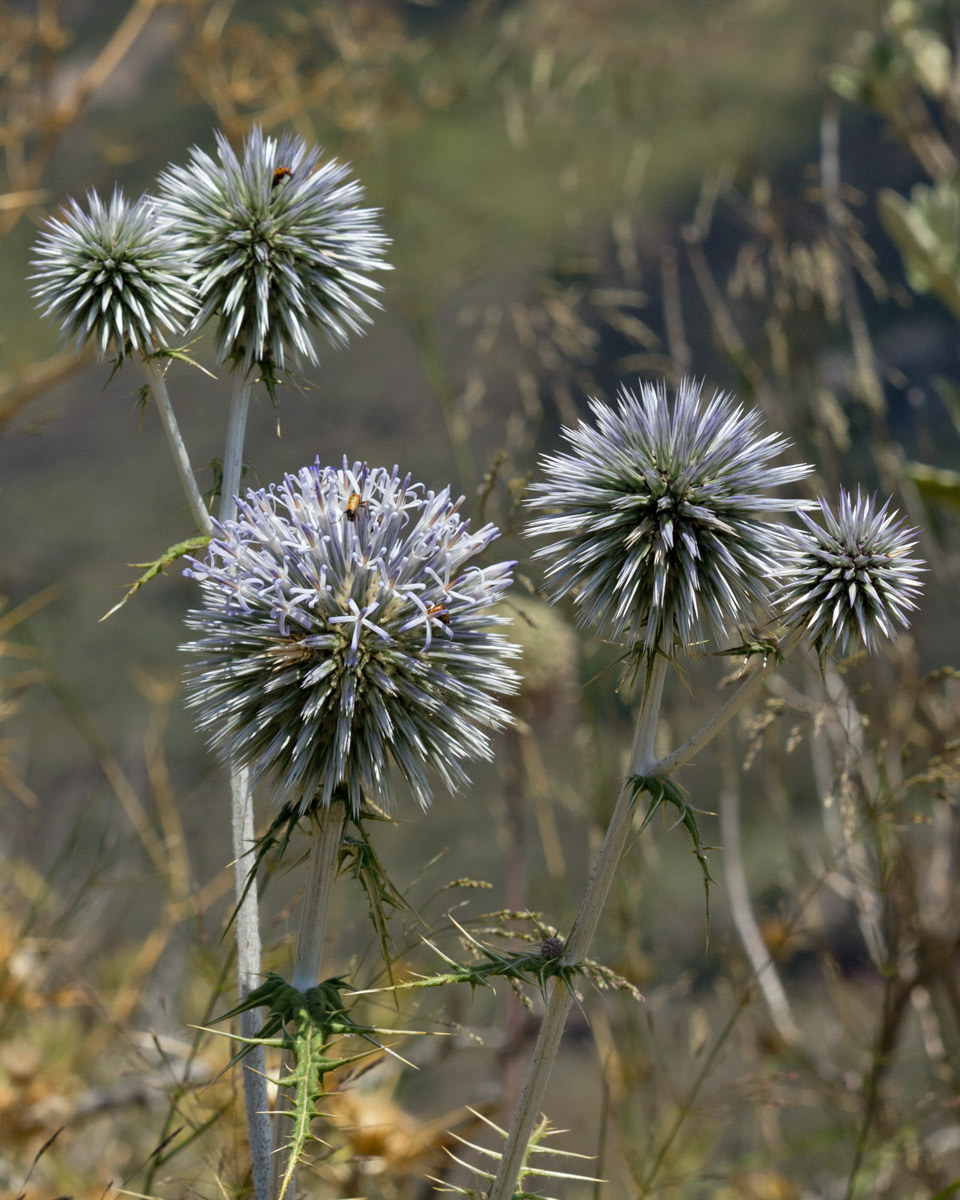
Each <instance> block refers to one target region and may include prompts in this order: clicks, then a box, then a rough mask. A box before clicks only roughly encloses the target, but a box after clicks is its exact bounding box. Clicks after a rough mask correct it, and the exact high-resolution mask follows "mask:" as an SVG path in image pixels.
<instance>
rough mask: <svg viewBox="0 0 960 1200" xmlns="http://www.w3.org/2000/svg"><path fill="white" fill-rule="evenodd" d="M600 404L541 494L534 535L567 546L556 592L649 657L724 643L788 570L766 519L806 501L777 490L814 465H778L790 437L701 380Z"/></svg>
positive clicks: (552, 552) (556, 548) (556, 569)
mask: <svg viewBox="0 0 960 1200" xmlns="http://www.w3.org/2000/svg"><path fill="white" fill-rule="evenodd" d="M590 407H591V409H592V411H593V414H594V416H595V418H596V422H597V423H596V426H595V427H594V426H590V425H587V424H586V423H584V422H581V423H580V425H579V426H578V428H577V429H564V430H563V436H564V437H565V438H566V440H567V441H568V442H569V443H570V444H571V446H572V447H573V449H572V452H570V453H564V454H553V455H549V456H546V457H545V458H544V460H543V466H544V470H545V473H546V479H545V480H544V481H543V482H542V483H537V484H535V485H534V487H533V491H534V493H535V497H534V499H533V500H532V501H531V503H532V504H533V505H535V506H536V507H538V508H541V509H544V510H546V512H547V513H549V514H550V515H547V516H542V517H539V518H538V519H537V520H535V521H534V522H533V523H532V525H531V527H530V532H531V533H533V534H535V535H546V536H550V537H553V538H554V540H553V541H552V542H551V543H550V544H549V545H548V546H545V547H543V548H541V549H540V550H538V551H537V557H541V558H548V559H550V560H551V565H550V566H549V567H548V568H547V580H548V583H549V584H550V586H551V587H552V590H553V593H554V596H555V597H559V596H562V595H564V594H565V593H567V592H573V594H574V598H575V601H576V604H577V607H578V609H579V614H580V619H581V621H582V623H584V624H590V625H594V626H597V627H600V628H601V629H604V630H608V631H609V632H610V634H611V635H612V636H613V637H615V638H620V637H622V636H624V635H626V637H627V640H628V641H629V643H630V644H631V646H642V649H643V652H644V653H650V652H651V651H652V650H653V649H654V648H656V647H657V646H663V645H666V646H667V647H668V648H672V647H673V646H674V645H676V644H680V645H683V646H689V645H690V644H691V643H695V642H699V641H701V640H702V639H703V638H704V636H705V635H707V634H713V635H715V636H722V635H723V633H724V632H725V631H726V630H728V629H729V628H730V627H731V626H732V625H733V624H735V623H736V622H738V621H739V620H740V619H741V618H743V617H744V616H746V615H747V614H748V612H749V610H750V609H751V607H752V606H753V605H754V604H759V603H762V602H763V601H764V600H765V599H766V597H767V594H768V585H769V581H770V578H771V576H772V575H774V574H775V573H776V570H777V557H778V548H779V539H780V537H781V535H780V534H779V533H778V530H777V528H776V527H775V526H773V525H771V524H769V523H767V522H765V521H764V520H763V517H764V516H765V515H766V514H767V513H770V512H774V511H777V510H780V509H785V508H790V509H792V508H795V507H796V506H797V504H798V501H797V500H796V499H795V498H794V499H777V498H775V497H773V496H771V495H770V491H771V489H773V488H776V487H780V486H781V485H783V484H787V483H793V482H795V481H796V480H798V479H801V478H802V477H803V476H804V475H806V474H807V472H808V471H809V470H810V468H809V467H807V466H804V465H799V466H777V467H775V466H768V465H767V463H768V462H769V460H770V459H772V458H774V457H775V456H776V455H778V454H780V453H781V452H782V451H783V450H784V449H785V448H786V447H787V445H788V443H787V442H786V440H785V439H784V438H782V437H778V436H776V435H773V434H768V435H766V436H761V434H760V432H759V427H760V415H759V413H757V412H744V410H743V408H742V407H740V406H738V405H736V404H735V402H734V401H733V400H732V399H731V398H730V397H728V396H726V395H724V394H723V393H721V392H716V393H714V395H713V397H712V398H711V399H710V400H708V401H705V400H704V399H703V398H702V396H701V390H700V386H699V385H698V384H697V383H695V382H694V381H692V380H685V381H683V382H681V384H680V386H679V388H678V389H677V393H676V397H675V398H674V399H673V401H672V402H671V401H670V400H669V399H668V397H667V393H666V390H665V388H664V387H663V386H662V385H660V386H654V385H652V384H648V383H642V384H641V386H640V392H639V395H636V394H634V393H633V392H631V391H629V390H628V389H627V388H625V387H623V388H621V390H620V394H619V397H618V404H617V407H616V408H615V409H614V408H611V407H610V406H608V405H606V404H604V403H603V402H601V401H600V400H592V401H591V402H590ZM799 503H802V502H799Z"/></svg>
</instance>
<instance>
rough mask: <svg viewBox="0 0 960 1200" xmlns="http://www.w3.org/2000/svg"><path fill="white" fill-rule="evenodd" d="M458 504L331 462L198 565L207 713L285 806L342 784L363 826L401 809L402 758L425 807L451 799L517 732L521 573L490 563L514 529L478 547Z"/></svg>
mask: <svg viewBox="0 0 960 1200" xmlns="http://www.w3.org/2000/svg"><path fill="white" fill-rule="evenodd" d="M458 505H459V501H458V502H457V503H454V502H453V501H452V500H451V497H450V492H449V489H445V490H443V491H441V492H436V493H435V492H432V491H424V489H423V487H422V486H421V485H419V484H413V483H411V481H410V477H409V476H406V477H401V476H400V475H399V474H398V472H397V469H396V468H394V469H393V471H387V470H385V469H382V468H369V467H367V466H366V464H361V463H355V464H354V465H353V466H352V467H349V466H348V465H347V463H346V461H344V464H343V467H342V468H341V469H336V468H333V467H321V466H320V465H319V462H318V463H317V464H315V465H314V466H312V467H307V468H304V469H303V470H301V471H300V472H299V473H298V474H296V475H288V476H286V477H285V479H284V480H283V482H282V483H281V484H280V485H279V486H273V487H271V488H269V489H266V490H262V491H251V492H248V493H247V496H246V499H245V500H240V501H238V510H239V511H238V516H237V519H236V520H235V521H227V522H224V523H223V524H222V525H218V526H217V530H218V536H217V537H216V538H215V539H214V540H213V541H212V542H211V543H210V545H209V548H208V552H207V557H206V559H205V560H204V561H203V562H200V561H196V560H192V561H191V566H190V568H189V569H188V570H187V571H186V572H185V574H187V575H190V576H192V577H193V578H194V579H196V580H197V581H198V582H199V584H200V591H201V595H202V598H203V608H202V609H198V610H195V611H191V612H190V613H189V614H188V618H187V624H188V625H189V627H190V628H192V629H195V630H196V631H197V632H198V633H199V635H200V636H199V638H198V639H197V640H196V641H195V642H192V643H191V644H190V645H188V646H187V647H186V649H188V650H191V651H193V652H195V653H197V654H199V655H201V656H202V659H201V661H200V662H199V663H198V665H197V666H195V667H193V668H192V669H191V670H190V671H189V674H188V691H189V693H190V703H191V704H192V705H194V706H195V707H196V708H197V709H198V710H199V720H198V724H199V726H200V728H201V729H204V730H205V731H207V732H208V734H209V735H210V741H211V743H212V744H213V746H214V747H215V748H216V749H217V750H218V751H219V753H220V754H221V755H222V757H223V758H224V760H228V761H231V762H234V761H235V762H239V763H241V764H242V765H245V766H248V767H249V768H250V769H251V770H252V771H253V772H254V774H255V776H256V777H257V778H268V779H269V780H270V784H271V788H272V791H273V793H274V795H275V797H276V798H277V799H278V800H279V801H280V803H281V804H283V806H284V807H285V808H288V807H289V808H292V809H294V810H299V811H300V812H304V811H306V810H307V809H308V808H309V807H310V806H311V805H312V804H314V803H316V802H318V801H319V802H321V803H323V804H329V802H330V799H331V796H332V795H333V793H334V790H335V789H336V788H338V787H344V788H346V791H347V794H348V796H349V801H350V805H351V807H352V809H353V811H354V812H356V811H357V810H358V809H359V807H360V805H361V803H362V801H363V799H364V798H365V797H366V798H367V799H369V800H371V801H373V802H375V803H377V804H380V805H384V806H385V805H387V804H388V803H389V799H390V793H389V787H388V778H387V775H388V767H389V764H390V762H391V761H392V763H393V764H394V765H395V766H396V767H397V768H399V771H400V774H401V775H402V776H403V777H404V778H405V779H406V780H407V782H408V784H409V785H410V787H411V788H412V790H413V792H414V794H415V795H416V796H417V798H418V800H419V801H420V803H421V804H422V805H423V806H426V805H427V804H428V803H429V800H430V793H431V786H430V779H431V775H436V776H439V777H440V779H441V780H442V781H443V783H445V784H446V785H447V786H448V787H449V788H451V789H452V788H455V787H456V786H457V785H459V784H461V783H463V782H465V781H466V778H467V776H466V773H465V771H464V768H463V765H462V763H463V762H464V761H465V760H469V759H473V758H489V757H490V753H491V750H490V737H489V734H490V732H491V731H493V730H495V729H497V728H499V727H500V726H502V725H503V724H505V723H506V722H507V721H508V720H509V717H508V715H507V713H506V712H505V711H504V709H503V708H502V707H501V706H500V704H499V703H498V701H497V696H498V695H500V694H503V693H511V692H515V691H516V689H517V685H518V682H519V681H518V677H517V675H516V673H515V672H514V671H513V670H512V669H511V668H510V666H509V665H508V662H509V659H511V658H512V657H515V656H516V653H517V650H516V647H514V646H512V645H511V644H510V643H509V642H508V641H506V639H505V638H504V637H503V636H502V634H500V633H499V632H498V629H497V627H498V626H501V625H504V624H507V623H508V620H507V618H504V617H503V616H500V615H497V614H496V613H494V612H493V611H492V610H491V609H492V606H493V605H494V604H495V603H496V602H497V601H498V600H499V599H501V597H502V594H503V592H504V590H505V589H506V588H507V587H508V586H509V584H510V582H511V571H512V568H513V566H514V564H513V563H512V562H500V563H496V564H494V565H492V566H478V565H477V564H476V563H475V561H474V560H475V559H476V557H477V556H478V555H479V554H480V553H481V551H483V550H485V549H486V548H487V546H489V544H490V543H491V542H492V541H493V540H494V538H496V537H497V534H498V531H497V529H496V528H495V527H494V526H492V525H486V526H484V527H483V528H482V529H480V530H478V531H477V532H476V533H473V532H471V531H470V528H469V522H467V521H465V520H463V519H462V518H461V517H460V516H459V514H458V512H457V508H458Z"/></svg>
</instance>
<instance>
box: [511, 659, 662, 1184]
mask: <svg viewBox="0 0 960 1200" xmlns="http://www.w3.org/2000/svg"><path fill="white" fill-rule="evenodd" d="M666 672H667V658H666V655H665V654H663V653H657V654H655V655H654V657H653V662H652V664H651V666H650V673H649V675H648V677H647V682H646V686H645V688H644V692H643V700H642V701H641V704H640V713H639V716H638V717H637V727H636V731H635V733H634V737H633V747H632V749H631V751H630V764H629V768H628V770H627V776H628V780H627V781H626V782H625V783H624V785H623V787H622V788H621V789H620V796H619V798H618V799H617V804H616V808H615V809H614V810H613V816H612V817H611V818H610V824H609V826H608V827H607V832H606V834H605V835H604V838H603V844H602V845H601V847H600V853H599V855H598V856H597V861H596V864H595V865H594V868H593V874H592V875H591V876H590V882H589V883H588V884H587V890H586V892H585V893H584V897H583V900H582V901H581V904H580V910H579V912H578V913H577V916H576V919H575V920H574V922H573V928H572V929H571V930H570V936H569V937H568V938H567V941H566V945H565V947H564V955H563V956H564V959H565V960H566V961H567V962H577V961H579V960H581V959H582V958H583V957H585V955H586V954H587V952H588V950H589V949H590V943H591V942H592V941H593V936H594V934H595V933H596V930H597V925H598V924H599V921H600V914H601V912H602V911H603V906H604V903H605V902H606V899H607V896H608V895H609V893H610V888H611V886H612V884H613V878H614V875H615V873H616V869H617V866H618V864H619V862H620V859H621V858H622V857H623V852H624V849H625V848H626V844H627V839H628V837H629V835H630V830H631V828H632V826H633V814H634V810H635V807H636V801H637V795H636V792H635V789H634V787H633V786H632V784H631V783H630V782H629V776H631V775H646V774H647V773H648V771H649V768H650V766H651V765H652V763H653V761H654V760H653V746H654V737H655V735H656V729H657V720H658V717H659V714H660V700H661V697H662V696H663V684H664V680H665V678H666ZM572 1003H573V992H572V990H571V989H570V988H569V987H568V986H567V985H566V984H564V983H563V981H562V980H560V979H557V980H555V981H554V983H553V986H552V990H551V993H550V1001H549V1003H548V1005H547V1011H546V1014H545V1016H544V1018H543V1024H542V1025H541V1027H540V1033H539V1036H538V1037H537V1044H536V1046H535V1047H534V1050H533V1054H532V1055H531V1058H530V1063H529V1065H528V1067H527V1076H526V1079H525V1081H524V1084H523V1090H522V1092H521V1093H520V1099H519V1100H518V1101H517V1108H516V1112H515V1113H514V1117H513V1124H512V1125H511V1127H510V1134H509V1136H508V1138H507V1144H506V1146H505V1147H504V1151H503V1158H502V1159H501V1160H500V1167H499V1169H498V1171H497V1177H496V1179H495V1180H494V1182H493V1187H492V1188H491V1191H490V1200H510V1198H511V1197H512V1196H513V1194H514V1190H515V1188H516V1183H517V1177H518V1175H519V1173H520V1169H521V1167H522V1165H523V1160H524V1156H525V1155H526V1152H527V1145H528V1142H529V1140H530V1135H531V1133H532V1132H533V1127H534V1125H535V1124H536V1123H537V1119H538V1117H539V1115H540V1107H541V1105H542V1103H543V1096H544V1092H545V1091H546V1087H547V1080H548V1079H549V1076H550V1070H551V1067H552V1066H553V1060H554V1059H555V1058H556V1056H557V1051H558V1049H559V1047H560V1039H561V1037H562V1036H563V1030H564V1027H565V1025H566V1022H567V1016H568V1014H569V1012H570V1007H571V1005H572Z"/></svg>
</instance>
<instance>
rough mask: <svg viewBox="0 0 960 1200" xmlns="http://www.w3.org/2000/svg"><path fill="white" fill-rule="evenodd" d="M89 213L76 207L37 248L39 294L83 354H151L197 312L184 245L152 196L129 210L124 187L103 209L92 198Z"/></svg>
mask: <svg viewBox="0 0 960 1200" xmlns="http://www.w3.org/2000/svg"><path fill="white" fill-rule="evenodd" d="M87 206H88V211H86V212H85V211H84V210H83V209H82V208H81V206H80V205H79V204H78V203H77V201H76V200H70V201H69V202H68V204H67V207H66V210H65V212H64V214H63V216H62V217H52V218H51V219H50V220H48V221H47V228H46V231H45V232H44V233H43V234H42V235H41V237H40V239H39V240H38V241H37V243H36V245H35V247H34V253H35V254H36V255H37V257H36V258H35V259H34V260H33V264H32V265H33V266H34V267H36V268H37V270H36V273H35V274H34V275H32V276H31V277H30V278H31V281H32V291H33V295H34V297H35V299H36V301H37V304H38V305H40V306H41V307H42V308H43V315H44V316H45V317H50V316H52V317H55V318H56V319H58V320H59V321H60V322H61V329H62V332H63V334H64V336H65V337H75V338H76V349H77V351H78V352H79V351H80V349H81V347H82V346H83V345H84V344H85V343H86V342H93V343H94V345H95V346H96V348H97V354H98V356H99V357H100V358H105V357H106V356H107V354H108V353H110V352H115V353H116V354H117V355H119V357H120V358H123V357H124V356H125V355H126V354H127V353H128V352H129V350H131V349H133V350H137V351H139V352H140V353H141V354H150V353H151V352H152V351H153V350H154V349H155V348H156V346H157V345H162V344H163V341H164V337H165V335H166V334H168V333H172V332H176V331H178V330H180V329H182V327H183V325H184V324H185V323H187V322H189V320H190V318H191V316H192V315H193V312H194V310H195V304H194V301H193V291H192V289H191V288H190V286H189V283H188V279H187V276H188V274H189V270H188V264H187V261H186V259H185V258H184V253H183V243H182V240H181V238H180V237H179V235H178V234H177V233H176V231H175V230H174V229H172V228H171V227H170V225H169V224H168V223H167V222H166V221H165V220H164V218H163V215H162V213H159V212H158V211H157V205H156V201H155V200H154V199H153V198H152V197H150V196H141V197H140V199H139V200H138V201H137V202H136V203H135V204H131V203H130V202H129V201H128V200H127V199H126V198H125V197H124V195H123V192H121V191H120V190H119V188H118V189H116V190H115V191H114V193H113V196H112V197H111V199H110V203H109V204H105V203H104V202H103V201H102V200H101V199H100V197H99V196H98V195H97V193H96V192H90V193H89V194H88V196H87Z"/></svg>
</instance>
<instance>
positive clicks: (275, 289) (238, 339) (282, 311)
mask: <svg viewBox="0 0 960 1200" xmlns="http://www.w3.org/2000/svg"><path fill="white" fill-rule="evenodd" d="M217 151H218V156H219V160H220V161H219V162H217V161H215V160H214V159H213V158H211V157H210V155H209V154H206V153H205V152H204V151H203V150H200V149H198V148H197V147H194V148H193V149H192V150H191V151H190V162H189V163H188V165H187V166H185V167H180V166H175V167H170V168H169V169H168V170H167V171H166V172H165V173H164V174H163V175H162V176H161V178H160V195H161V199H162V202H163V204H164V206H165V209H166V211H167V213H168V214H169V216H170V217H172V218H173V220H175V221H176V223H177V225H178V228H179V229H180V230H181V231H182V233H183V235H184V237H185V239H186V243H187V247H188V249H189V252H190V257H191V262H192V264H193V268H194V274H193V281H194V284H195V285H196V288H197V291H198V294H199V297H200V310H199V312H198V313H197V316H196V319H195V321H194V327H195V328H199V327H200V326H201V325H203V324H205V322H206V321H207V320H209V319H210V317H212V316H214V315H216V316H217V318H218V328H217V353H218V359H219V361H221V362H224V361H226V360H228V359H229V360H231V361H232V362H233V363H235V364H237V365H242V367H243V369H244V370H245V371H248V370H250V368H251V367H252V366H253V365H254V364H256V365H257V366H259V367H260V368H261V370H263V371H264V374H265V377H266V376H268V375H271V374H272V372H273V371H274V370H278V369H282V368H283V366H284V361H285V358H286V355H287V354H292V356H293V358H294V360H295V361H299V360H301V359H306V360H308V361H309V362H316V361H317V352H316V348H315V346H314V344H313V339H312V337H311V328H312V327H316V328H318V329H319V330H320V331H321V332H322V334H323V335H324V336H325V337H326V338H327V340H328V341H330V342H331V343H333V344H334V345H342V344H344V343H345V342H346V341H347V339H348V337H349V334H350V333H351V332H359V331H360V330H361V329H362V327H363V326H364V325H366V324H368V323H369V322H370V320H371V318H370V315H369V313H368V312H367V307H369V306H373V307H375V308H379V304H378V303H377V301H376V299H375V294H376V293H377V292H378V291H380V290H381V289H380V285H379V284H378V283H376V282H374V281H373V280H372V279H371V278H370V276H369V273H370V272H371V271H376V270H382V269H385V268H386V267H387V264H386V263H384V261H383V252H384V250H385V248H386V246H387V245H388V239H387V238H386V237H384V235H383V233H382V232H381V231H380V229H379V227H378V225H377V223H376V216H377V213H376V210H374V209H370V208H360V207H358V204H359V202H360V201H361V200H362V198H363V189H362V188H361V187H360V185H359V184H358V183H356V182H354V181H352V180H350V179H349V178H348V171H347V168H346V167H344V166H342V165H341V164H340V163H338V162H336V161H334V160H331V161H330V162H326V163H323V164H322V165H321V164H320V163H319V158H320V150H319V149H318V148H317V147H308V145H307V143H306V141H305V140H304V139H303V138H302V137H293V136H290V135H284V136H283V137H281V138H280V140H279V141H277V140H275V139H274V138H265V137H264V136H263V132H262V130H261V129H260V127H259V126H256V127H255V128H254V129H253V130H252V132H251V133H250V135H249V136H248V137H247V139H246V141H245V142H244V145H243V153H242V156H241V157H238V156H237V155H236V154H235V153H234V151H233V149H232V148H231V146H230V143H229V142H228V141H227V139H226V138H225V137H224V135H223V134H222V133H218V134H217Z"/></svg>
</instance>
